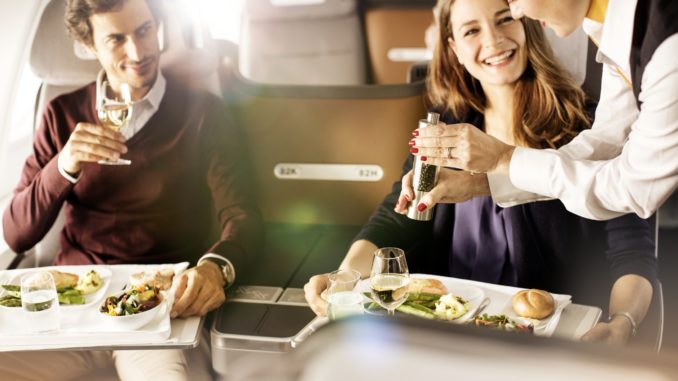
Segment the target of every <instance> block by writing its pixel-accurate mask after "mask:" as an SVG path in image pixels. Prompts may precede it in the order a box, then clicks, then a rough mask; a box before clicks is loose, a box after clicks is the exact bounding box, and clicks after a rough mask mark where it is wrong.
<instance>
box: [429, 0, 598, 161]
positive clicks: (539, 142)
mask: <svg viewBox="0 0 678 381" xmlns="http://www.w3.org/2000/svg"><path fill="white" fill-rule="evenodd" d="M454 1H455V0H440V1H439V2H438V5H437V6H439V9H438V11H439V12H438V14H437V17H438V25H439V30H438V41H437V42H436V47H435V51H434V54H433V60H432V62H431V68H430V70H429V75H428V78H427V84H428V102H429V103H430V105H431V106H434V107H443V108H445V109H446V111H447V112H450V113H451V114H452V115H453V116H454V118H455V119H457V120H464V119H465V118H466V116H467V115H468V113H469V112H470V111H471V110H475V111H478V112H480V113H484V109H485V104H486V98H485V93H484V92H483V89H482V86H481V85H480V82H479V81H478V80H477V79H475V78H474V77H472V76H471V74H469V72H468V71H466V69H465V68H464V66H463V65H462V64H460V63H459V60H458V59H457V56H456V54H455V53H454V51H453V50H452V46H451V45H450V42H449V41H448V38H452V21H451V17H450V16H451V12H452V5H453V4H454ZM520 21H521V23H522V24H523V26H524V28H525V38H526V42H525V48H526V51H527V67H526V68H525V72H524V73H523V74H522V75H521V76H520V78H519V79H518V80H517V81H516V83H515V90H514V94H515V103H514V104H515V110H514V115H515V118H514V124H513V125H514V137H515V139H516V142H517V143H518V144H521V145H525V146H527V147H532V148H557V147H560V146H562V145H564V144H567V143H568V142H569V141H570V140H572V138H574V137H575V136H576V135H577V134H578V133H579V132H580V131H581V130H582V129H586V128H589V127H590V125H591V122H590V120H589V117H588V116H587V114H586V111H585V100H586V96H585V94H584V92H583V91H582V90H581V88H580V87H579V86H578V85H577V84H576V83H575V81H574V79H572V77H571V76H570V74H569V73H568V72H567V71H566V70H565V69H563V68H562V66H561V65H560V64H559V63H558V62H557V61H556V59H555V57H554V56H553V51H552V50H551V47H550V45H549V43H548V41H547V40H546V37H545V36H544V32H543V30H542V27H541V25H539V23H538V22H537V21H534V20H530V19H527V18H525V17H523V18H522V19H521V20H520Z"/></svg>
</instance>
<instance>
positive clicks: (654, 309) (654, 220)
mask: <svg viewBox="0 0 678 381" xmlns="http://www.w3.org/2000/svg"><path fill="white" fill-rule="evenodd" d="M660 215H661V213H660V212H659V211H658V212H656V213H655V214H654V216H652V217H650V218H649V219H648V222H649V223H650V229H652V231H653V232H654V243H655V251H654V255H655V258H656V259H657V260H658V259H659V247H660V245H659V228H660V226H659V225H660V223H659V222H660V220H661V218H660ZM652 286H653V293H652V301H651V303H650V309H649V310H648V311H647V315H646V316H645V319H644V320H643V323H642V324H640V327H639V328H638V332H637V335H636V336H635V337H633V338H631V339H630V343H631V344H637V345H639V346H642V347H646V348H651V349H653V350H655V351H657V352H659V351H660V350H661V348H662V342H663V338H664V315H665V312H664V290H663V287H662V283H661V281H660V280H659V279H658V280H657V282H656V283H655V284H653V285H652Z"/></svg>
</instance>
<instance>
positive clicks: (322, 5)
mask: <svg viewBox="0 0 678 381" xmlns="http://www.w3.org/2000/svg"><path fill="white" fill-rule="evenodd" d="M288 2H289V3H290V4H284V5H283V4H276V2H275V1H272V0H249V1H247V2H245V7H244V11H243V17H242V24H241V41H242V44H241V49H242V50H241V52H240V68H241V72H242V74H243V76H244V77H246V78H248V79H251V80H253V81H257V82H262V83H270V84H318V85H356V84H362V83H366V78H367V68H366V66H367V65H366V58H365V52H364V42H363V36H362V27H361V25H360V18H359V16H358V11H357V0H325V1H323V2H315V3H313V4H302V3H303V2H298V3H299V4H295V2H294V1H288ZM280 3H282V1H281V2H280ZM306 3H308V2H306Z"/></svg>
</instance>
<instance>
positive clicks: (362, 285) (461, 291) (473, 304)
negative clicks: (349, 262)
mask: <svg viewBox="0 0 678 381" xmlns="http://www.w3.org/2000/svg"><path fill="white" fill-rule="evenodd" d="M410 277H411V278H420V279H438V280H440V281H441V282H442V283H443V285H444V286H445V288H447V293H448V294H450V293H451V294H453V295H455V296H459V297H461V298H462V299H465V300H467V301H468V303H469V304H468V306H469V310H468V312H467V313H465V314H464V315H462V316H460V317H458V318H457V319H455V320H443V319H439V320H440V321H449V322H451V323H465V322H467V321H468V320H470V319H472V318H473V317H474V316H475V315H476V311H477V310H478V307H480V305H481V304H482V302H483V300H484V299H485V292H483V290H482V289H481V288H479V287H476V286H472V285H469V284H464V283H463V282H459V281H457V280H456V279H453V278H444V277H438V276H430V275H425V274H411V275H410ZM356 290H357V291H359V292H360V293H363V292H367V293H369V292H370V280H369V279H363V280H361V281H360V282H358V285H357V286H356ZM377 314H379V313H377Z"/></svg>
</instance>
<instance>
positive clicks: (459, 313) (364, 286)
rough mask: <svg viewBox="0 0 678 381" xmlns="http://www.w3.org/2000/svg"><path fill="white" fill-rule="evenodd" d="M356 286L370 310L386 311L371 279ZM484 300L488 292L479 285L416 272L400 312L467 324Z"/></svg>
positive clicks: (379, 312)
mask: <svg viewBox="0 0 678 381" xmlns="http://www.w3.org/2000/svg"><path fill="white" fill-rule="evenodd" d="M356 288H357V290H358V291H360V292H362V293H363V294H364V295H365V296H366V298H367V299H369V300H368V301H367V302H366V304H365V310H366V312H367V313H374V314H382V313H385V311H384V309H383V308H382V307H381V306H379V305H378V304H377V303H376V302H375V301H373V299H372V295H371V292H370V285H369V279H366V280H363V281H361V282H360V283H358V286H357V287H356ZM484 300H485V293H484V292H483V290H481V289H480V288H479V287H476V286H473V285H468V284H464V283H462V282H458V281H456V280H455V279H452V278H442V277H435V278H434V277H430V276H427V275H423V274H412V275H410V283H409V286H408V296H407V300H406V301H405V302H404V303H403V304H402V305H401V306H400V307H398V308H397V309H396V311H397V312H400V313H404V314H409V315H414V316H419V317H422V318H426V319H435V320H441V321H448V322H453V323H464V322H467V321H468V320H470V319H472V318H473V317H474V316H475V315H476V313H477V311H478V308H479V307H480V306H481V305H482V304H483V301H484Z"/></svg>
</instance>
